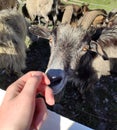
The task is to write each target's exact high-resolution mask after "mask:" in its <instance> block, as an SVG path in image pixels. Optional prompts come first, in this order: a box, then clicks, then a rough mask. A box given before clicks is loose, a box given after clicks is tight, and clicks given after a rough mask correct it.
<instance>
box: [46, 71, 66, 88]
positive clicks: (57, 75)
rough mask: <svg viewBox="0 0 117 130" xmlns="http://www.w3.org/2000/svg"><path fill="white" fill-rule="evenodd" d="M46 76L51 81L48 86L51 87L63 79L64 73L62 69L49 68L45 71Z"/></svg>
mask: <svg viewBox="0 0 117 130" xmlns="http://www.w3.org/2000/svg"><path fill="white" fill-rule="evenodd" d="M46 74H47V76H48V78H49V80H50V82H51V84H50V87H51V88H53V87H55V86H56V85H58V84H60V83H61V81H62V80H63V79H64V77H65V74H64V71H63V70H59V69H50V70H48V71H47V73H46Z"/></svg>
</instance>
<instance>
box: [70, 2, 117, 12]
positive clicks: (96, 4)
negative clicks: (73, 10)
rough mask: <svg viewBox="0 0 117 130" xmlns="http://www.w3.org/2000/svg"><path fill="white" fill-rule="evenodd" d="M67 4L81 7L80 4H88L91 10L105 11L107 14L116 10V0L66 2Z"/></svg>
mask: <svg viewBox="0 0 117 130" xmlns="http://www.w3.org/2000/svg"><path fill="white" fill-rule="evenodd" d="M68 3H75V4H78V5H82V3H85V4H89V8H91V9H96V8H98V9H105V10H106V11H107V12H109V11H111V10H112V9H114V8H117V0H68Z"/></svg>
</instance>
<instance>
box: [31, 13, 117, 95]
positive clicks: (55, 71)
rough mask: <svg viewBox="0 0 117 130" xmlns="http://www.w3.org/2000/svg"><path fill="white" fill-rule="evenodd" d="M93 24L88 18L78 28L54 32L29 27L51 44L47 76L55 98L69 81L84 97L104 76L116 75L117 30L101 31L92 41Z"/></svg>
mask: <svg viewBox="0 0 117 130" xmlns="http://www.w3.org/2000/svg"><path fill="white" fill-rule="evenodd" d="M92 19H93V20H94V17H93V18H92ZM88 20H89V21H88ZM93 20H92V21H91V19H89V15H88V16H87V17H86V16H85V17H84V19H83V20H82V23H81V24H80V25H79V26H78V27H77V28H74V27H72V26H71V25H70V24H62V25H59V26H58V27H57V28H56V29H54V30H53V31H52V32H50V31H49V30H48V31H47V30H45V31H44V29H42V28H39V27H35V26H33V27H32V28H31V27H30V31H31V32H32V33H33V34H35V35H38V36H41V37H44V38H47V39H49V40H50V42H49V43H50V46H51V56H50V60H49V63H48V67H47V69H46V74H47V76H48V77H49V79H50V81H51V87H52V89H53V92H54V94H55V95H58V94H59V93H60V92H61V91H62V90H63V88H64V87H65V85H66V83H67V82H68V81H72V83H73V84H75V85H76V86H77V87H78V90H79V92H80V93H81V94H83V93H85V91H86V90H88V89H89V88H91V87H92V86H93V85H94V83H95V82H96V81H97V80H98V79H99V78H100V76H101V75H108V74H110V73H111V72H116V71H117V51H116V48H117V37H116V35H117V26H113V28H102V30H101V31H100V33H99V34H98V36H97V38H96V39H95V41H94V39H93V38H92V37H93V36H94V35H96V31H97V30H94V29H92V27H91V24H92V22H93ZM111 61H112V62H111ZM106 66H107V67H106ZM109 72H110V73H109Z"/></svg>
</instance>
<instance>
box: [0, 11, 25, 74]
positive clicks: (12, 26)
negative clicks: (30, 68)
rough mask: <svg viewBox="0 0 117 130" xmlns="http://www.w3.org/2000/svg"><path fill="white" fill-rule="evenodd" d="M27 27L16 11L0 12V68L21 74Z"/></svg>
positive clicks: (23, 63) (23, 64)
mask: <svg viewBox="0 0 117 130" xmlns="http://www.w3.org/2000/svg"><path fill="white" fill-rule="evenodd" d="M26 35H27V27H26V23H25V19H24V17H23V16H22V15H21V14H20V13H19V12H18V11H16V10H12V9H7V10H2V11H0V68H1V69H7V70H13V71H14V72H16V73H18V74H19V75H20V74H21V70H22V69H24V68H25V58H26V52H25V51H26V46H25V43H24V41H25V38H26Z"/></svg>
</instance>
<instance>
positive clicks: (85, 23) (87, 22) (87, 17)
mask: <svg viewBox="0 0 117 130" xmlns="http://www.w3.org/2000/svg"><path fill="white" fill-rule="evenodd" d="M99 15H104V16H105V14H104V12H102V11H101V10H93V11H89V12H86V13H85V14H84V16H83V18H82V20H81V22H80V24H79V25H81V26H82V27H83V29H85V30H87V29H88V28H89V27H90V26H91V24H92V22H93V21H94V20H95V18H96V17H97V16H99Z"/></svg>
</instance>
